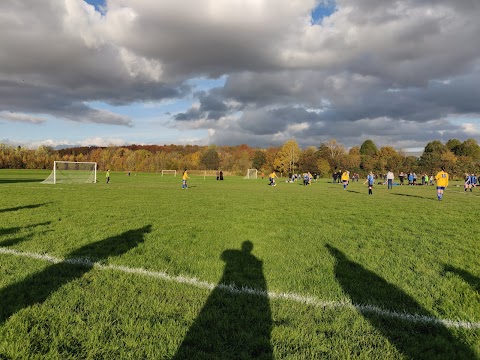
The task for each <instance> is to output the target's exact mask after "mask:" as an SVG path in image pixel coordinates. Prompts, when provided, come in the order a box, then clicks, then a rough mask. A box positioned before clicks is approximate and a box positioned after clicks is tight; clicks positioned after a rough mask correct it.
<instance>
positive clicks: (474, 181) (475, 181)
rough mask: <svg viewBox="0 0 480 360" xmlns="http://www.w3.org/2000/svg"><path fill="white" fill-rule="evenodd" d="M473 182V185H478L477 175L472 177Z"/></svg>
mask: <svg viewBox="0 0 480 360" xmlns="http://www.w3.org/2000/svg"><path fill="white" fill-rule="evenodd" d="M471 180H472V184H476V183H477V177H476V176H475V175H473V176H472V177H471Z"/></svg>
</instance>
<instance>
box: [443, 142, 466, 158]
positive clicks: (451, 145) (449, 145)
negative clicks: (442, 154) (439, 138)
mask: <svg viewBox="0 0 480 360" xmlns="http://www.w3.org/2000/svg"><path fill="white" fill-rule="evenodd" d="M460 145H462V142H461V141H460V140H458V139H450V140H448V141H447V142H446V143H445V146H446V147H447V148H448V150H450V151H451V152H452V153H454V154H455V155H458V148H459V147H460Z"/></svg>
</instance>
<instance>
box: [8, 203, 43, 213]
mask: <svg viewBox="0 0 480 360" xmlns="http://www.w3.org/2000/svg"><path fill="white" fill-rule="evenodd" d="M47 204H48V203H43V204H32V205H23V206H15V207H12V208H6V209H0V213H4V212H9V211H18V210H23V209H36V208H39V207H41V206H45V205H47Z"/></svg>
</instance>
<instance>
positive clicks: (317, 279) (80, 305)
mask: <svg viewBox="0 0 480 360" xmlns="http://www.w3.org/2000/svg"><path fill="white" fill-rule="evenodd" d="M48 174H49V173H48V172H45V171H33V170H32V171H30V170H28V171H26V170H24V171H18V170H16V171H14V170H0V219H1V223H0V247H1V248H6V249H15V250H17V251H20V252H30V253H39V254H48V255H50V256H53V257H57V258H84V257H88V258H90V259H92V260H93V261H97V262H99V263H101V264H105V265H121V266H126V267H129V268H143V269H147V270H150V271H164V272H166V273H167V274H168V275H170V276H178V275H182V276H185V277H189V278H197V279H198V280H199V281H205V282H208V283H212V284H220V283H224V284H227V285H228V284H230V283H235V284H236V285H237V286H238V287H242V286H246V287H249V288H255V289H257V290H259V291H269V292H274V293H282V292H285V293H290V294H297V295H301V296H305V297H314V298H316V299H317V300H318V301H326V302H328V301H333V302H341V301H345V300H349V301H352V302H353V303H355V304H365V305H374V306H378V307H380V308H382V309H386V310H391V311H397V312H400V313H408V314H419V315H424V316H428V317H433V318H440V319H451V320H463V321H468V322H476V323H478V322H480V290H479V289H480V248H479V246H478V232H479V231H478V230H479V225H478V214H479V211H480V207H479V205H478V203H479V200H480V189H476V190H474V192H472V193H465V192H464V191H463V189H462V188H461V187H456V186H455V184H452V186H450V187H449V188H448V189H447V191H446V192H445V197H444V200H443V201H441V202H439V201H437V200H436V192H435V189H434V187H433V186H425V187H422V186H416V187H408V186H403V187H400V186H396V187H394V188H393V190H390V191H389V190H387V189H386V187H384V186H380V185H379V186H375V188H374V195H373V196H368V195H367V189H366V185H362V183H352V184H351V185H350V186H349V187H348V189H347V190H346V191H344V190H342V187H341V185H338V184H331V183H329V180H319V181H318V182H317V183H314V184H312V185H311V186H302V185H298V184H287V183H285V182H282V181H279V182H278V185H277V186H276V187H269V186H267V185H266V184H267V180H261V179H258V180H244V179H242V178H233V177H227V178H226V179H225V180H224V181H216V180H215V178H213V177H210V178H209V177H207V178H206V179H205V180H204V178H203V177H193V176H192V179H190V181H189V185H190V187H189V189H187V190H182V189H181V180H180V178H179V177H176V178H174V177H172V176H163V177H162V176H161V175H159V174H143V173H139V174H136V175H135V174H132V176H130V177H128V176H126V175H125V174H123V173H112V176H111V183H110V184H108V185H107V184H105V182H104V178H103V177H102V176H104V174H99V175H100V177H99V183H98V184H90V185H65V184H62V185H43V184H40V183H39V181H41V180H43V179H44V178H46V177H47V176H48ZM242 245H243V246H244V247H243V250H242ZM249 245H250V246H253V249H252V250H251V251H249V248H248V246H249ZM0 305H1V306H0V358H58V359H66V358H150V359H160V358H164V359H189V358H191V359H215V358H217V359H230V358H244V359H248V358H262V359H273V358H291V359H315V358H318V359H320V358H321V359H345V358H355V359H356V358H359V359H376V358H378V359H402V358H424V359H454V358H455V359H474V358H480V330H479V329H454V328H447V327H445V326H443V325H438V324H437V325H434V324H415V323H412V322H409V321H406V320H401V319H398V318H390V317H388V316H387V317H385V316H381V315H378V314H376V313H374V312H369V311H363V310H355V309H350V308H346V307H329V306H326V307H322V306H313V305H307V304H304V303H299V302H296V301H292V300H287V299H272V298H268V297H265V296H260V295H249V294H244V293H231V292H228V291H226V290H224V289H222V288H221V287H215V289H214V290H208V289H204V288H199V287H195V286H192V285H188V284H182V283H178V282H174V281H165V280H161V279H158V278H152V277H145V276H141V275H135V274H128V273H123V272H120V271H116V270H104V269H100V268H97V267H93V266H91V265H88V264H87V265H72V264H68V263H58V264H52V263H49V262H47V261H44V260H36V259H31V258H26V257H19V256H14V255H8V254H0Z"/></svg>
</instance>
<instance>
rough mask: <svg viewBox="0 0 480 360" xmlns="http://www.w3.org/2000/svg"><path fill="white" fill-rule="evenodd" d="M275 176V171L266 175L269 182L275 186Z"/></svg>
mask: <svg viewBox="0 0 480 360" xmlns="http://www.w3.org/2000/svg"><path fill="white" fill-rule="evenodd" d="M276 177H277V174H275V171H272V173H271V174H270V175H269V176H268V179H269V180H270V184H269V185H272V186H277V184H276V183H275V178H276Z"/></svg>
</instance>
